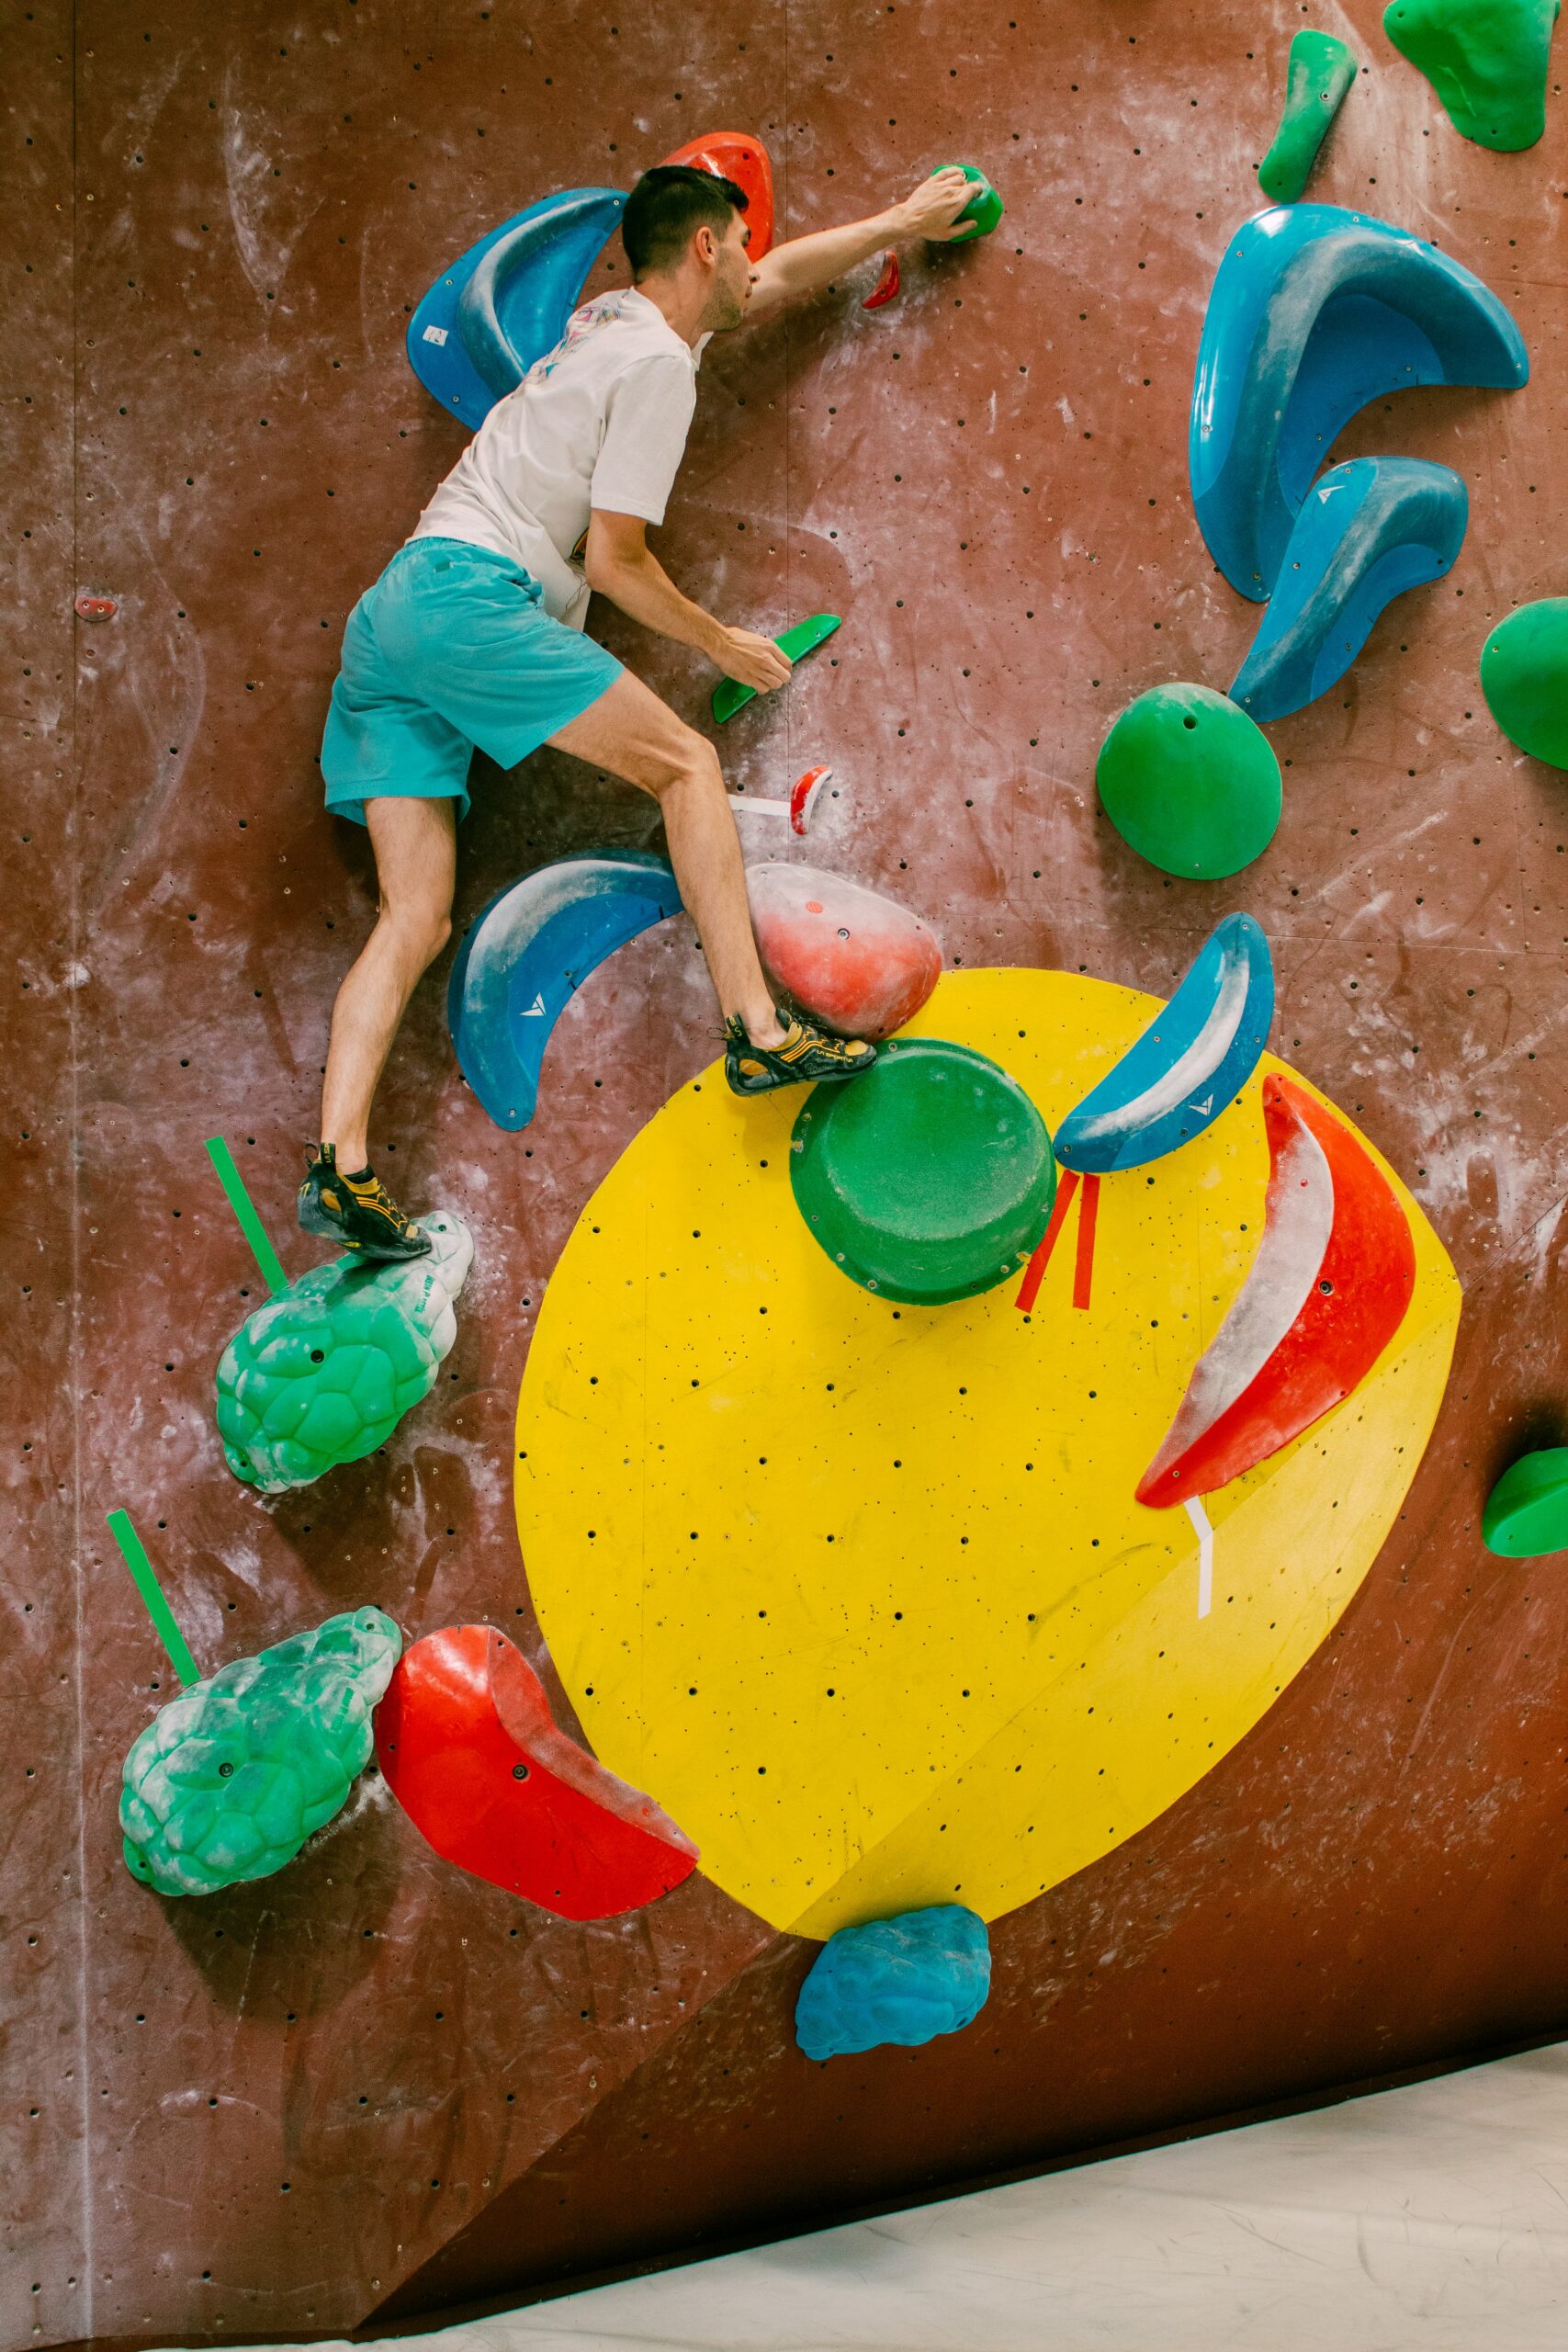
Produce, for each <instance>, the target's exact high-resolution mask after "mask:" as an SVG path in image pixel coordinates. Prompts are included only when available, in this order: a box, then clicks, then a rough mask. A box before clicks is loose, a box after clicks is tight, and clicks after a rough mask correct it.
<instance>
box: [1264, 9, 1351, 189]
mask: <svg viewBox="0 0 1568 2352" xmlns="http://www.w3.org/2000/svg"><path fill="white" fill-rule="evenodd" d="M1355 79H1356V56H1355V51H1353V50H1350V49H1348V48H1347V47H1346V45H1345V43H1344V42H1343V41H1342V40H1337V39H1336V38H1335V36H1334V34H1333V33H1319V32H1301V33H1298V34H1297V35H1296V37H1295V39H1294V40H1293V41H1292V43H1291V62H1290V64H1289V66H1288V67H1287V69H1286V74H1285V108H1284V112H1283V113H1282V114H1281V115H1280V128H1279V130H1277V131H1276V132H1275V133H1274V143H1273V145H1272V146H1271V147H1270V148H1269V153H1267V155H1265V156H1264V158H1263V161H1262V162H1261V163H1260V164H1258V187H1260V188H1261V189H1262V191H1263V193H1264V195H1265V196H1266V197H1268V198H1269V199H1270V200H1271V202H1273V203H1275V204H1294V202H1295V200H1296V198H1297V197H1298V196H1300V194H1301V192H1302V190H1303V188H1304V187H1305V186H1306V184H1307V181H1308V180H1309V179H1310V178H1311V176H1312V167H1313V165H1314V163H1315V162H1316V161H1317V151H1318V149H1319V148H1320V147H1321V146H1322V144H1323V142H1324V141H1325V139H1326V138H1327V136H1328V126H1329V124H1330V123H1331V122H1332V121H1333V119H1334V118H1335V116H1336V115H1337V113H1338V111H1339V109H1340V107H1341V106H1342V105H1343V104H1344V102H1345V97H1346V95H1347V93H1348V90H1349V89H1350V87H1351V85H1353V83H1354V82H1355Z"/></svg>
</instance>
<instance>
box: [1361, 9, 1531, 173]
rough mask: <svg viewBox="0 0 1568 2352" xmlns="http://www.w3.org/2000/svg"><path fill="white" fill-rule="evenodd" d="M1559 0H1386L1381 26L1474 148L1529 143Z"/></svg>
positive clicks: (1505, 147)
mask: <svg viewBox="0 0 1568 2352" xmlns="http://www.w3.org/2000/svg"><path fill="white" fill-rule="evenodd" d="M1559 6H1560V0H1393V5H1392V6H1390V7H1388V8H1386V9H1385V10H1384V11H1383V20H1382V28H1383V30H1384V32H1385V33H1386V34H1387V35H1388V37H1389V39H1390V40H1391V41H1393V45H1394V47H1395V49H1397V50H1398V51H1400V54H1401V55H1402V56H1404V57H1407V58H1408V59H1409V60H1410V62H1411V63H1412V65H1414V66H1415V67H1416V69H1417V70H1418V71H1419V72H1420V73H1422V74H1425V75H1426V76H1427V81H1428V82H1430V84H1431V85H1432V87H1433V89H1434V90H1436V92H1437V94H1438V97H1439V99H1440V100H1441V101H1442V105H1443V108H1444V111H1445V112H1446V113H1447V115H1448V118H1449V120H1450V122H1451V123H1452V124H1453V127H1454V129H1455V130H1457V131H1459V132H1461V134H1462V136H1463V137H1464V138H1466V139H1473V140H1474V141H1475V143H1476V145H1477V146H1478V147H1497V148H1502V149H1505V150H1512V149H1514V148H1517V147H1533V146H1534V145H1535V142H1536V141H1537V140H1538V139H1539V138H1540V135H1541V132H1542V131H1543V130H1545V129H1546V76H1547V69H1548V62H1549V59H1550V54H1551V28H1552V27H1553V25H1555V23H1556V22H1557V12H1558V8H1559Z"/></svg>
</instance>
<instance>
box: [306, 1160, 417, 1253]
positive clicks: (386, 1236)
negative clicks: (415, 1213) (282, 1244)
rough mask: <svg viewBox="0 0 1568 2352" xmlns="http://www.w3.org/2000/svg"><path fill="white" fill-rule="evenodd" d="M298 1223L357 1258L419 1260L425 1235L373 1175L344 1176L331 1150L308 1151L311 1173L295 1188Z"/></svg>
mask: <svg viewBox="0 0 1568 2352" xmlns="http://www.w3.org/2000/svg"><path fill="white" fill-rule="evenodd" d="M299 1223H300V1225H301V1226H302V1227H304V1230H305V1231H306V1232H307V1233H319V1234H321V1235H323V1236H324V1237H325V1238H326V1239H327V1240H329V1241H337V1242H341V1244H342V1245H343V1247H344V1249H345V1250H357V1251H358V1253H359V1255H360V1256H361V1257H362V1258H424V1257H428V1255H429V1253H430V1236H429V1234H428V1233H422V1232H421V1231H420V1229H419V1227H418V1226H417V1225H415V1224H413V1223H412V1221H411V1219H409V1218H408V1217H406V1216H404V1215H403V1213H402V1211H401V1209H400V1207H399V1206H398V1204H397V1203H396V1201H394V1200H393V1198H392V1196H391V1194H390V1193H389V1192H388V1190H387V1188H386V1186H385V1185H384V1184H383V1183H382V1182H381V1180H380V1178H379V1177H378V1176H373V1175H372V1174H371V1172H370V1170H368V1169H367V1170H366V1171H365V1173H364V1175H363V1176H345V1175H344V1173H343V1171H342V1170H341V1169H340V1168H339V1166H338V1164H337V1148H336V1146H335V1145H333V1144H330V1143H324V1144H322V1145H321V1147H320V1148H316V1147H315V1146H312V1147H311V1150H310V1173H309V1175H308V1176H307V1177H306V1179H305V1182H303V1183H302V1184H301V1185H300V1187H299Z"/></svg>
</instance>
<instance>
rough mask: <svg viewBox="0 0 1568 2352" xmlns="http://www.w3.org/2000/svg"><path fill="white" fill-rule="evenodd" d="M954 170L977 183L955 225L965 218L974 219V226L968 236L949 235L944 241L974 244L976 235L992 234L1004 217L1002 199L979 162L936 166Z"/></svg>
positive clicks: (985, 235) (946, 170) (986, 235)
mask: <svg viewBox="0 0 1568 2352" xmlns="http://www.w3.org/2000/svg"><path fill="white" fill-rule="evenodd" d="M953 171H958V172H962V173H963V175H964V178H965V179H966V180H973V181H974V183H975V193H974V195H973V196H972V197H971V198H970V199H969V201H968V203H967V204H966V205H965V206H964V209H963V211H962V212H961V213H960V214H959V216H958V220H957V221H956V222H955V223H954V226H955V227H956V226H959V225H960V224H962V223H963V222H964V221H965V220H970V221H973V223H974V226H973V228H972V229H971V230H970V232H969V234H968V235H967V236H966V237H947V238H944V240H943V243H946V244H950V245H972V244H973V243H974V242H975V240H976V237H988V236H989V235H990V233H991V231H992V230H993V229H994V228H995V227H996V225H997V222H998V220H1000V219H1001V217H1002V200H1001V198H1000V197H999V196H998V194H997V191H996V189H995V188H994V187H992V186H991V183H990V181H989V180H988V179H987V177H986V175H985V173H984V172H983V171H982V170H981V169H980V167H979V165H978V164H938V165H937V167H936V172H953ZM936 172H933V173H932V174H931V177H932V179H933V180H934V179H935V177H936Z"/></svg>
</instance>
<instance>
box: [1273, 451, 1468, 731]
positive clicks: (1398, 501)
mask: <svg viewBox="0 0 1568 2352" xmlns="http://www.w3.org/2000/svg"><path fill="white" fill-rule="evenodd" d="M1469 514H1470V494H1469V492H1467V491H1466V489H1465V486H1464V483H1463V481H1461V478H1460V476H1459V475H1458V474H1456V473H1455V472H1454V471H1453V470H1452V469H1451V468H1450V467H1448V466H1433V465H1428V464H1427V463H1426V461H1425V460H1424V459H1423V458H1351V459H1350V460H1349V462H1348V464H1347V465H1343V466H1334V467H1331V468H1330V469H1329V471H1328V472H1327V473H1325V475H1324V476H1323V478H1322V480H1321V481H1315V482H1314V484H1313V486H1312V488H1311V490H1310V491H1309V492H1308V493H1307V499H1306V503H1305V505H1304V506H1303V508H1302V511H1301V513H1300V514H1299V515H1297V517H1296V521H1295V527H1294V528H1293V529H1292V533H1291V537H1290V541H1289V544H1288V545H1287V547H1286V549H1285V560H1284V562H1283V563H1282V564H1281V566H1280V577H1279V580H1278V582H1277V583H1276V585H1275V589H1274V594H1272V596H1270V597H1269V604H1268V607H1267V609H1266V611H1265V612H1264V615H1263V618H1262V620H1261V621H1260V622H1259V623H1258V634H1257V636H1256V637H1255V638H1254V639H1253V640H1252V647H1251V650H1250V651H1249V652H1248V654H1247V659H1246V661H1245V662H1243V663H1242V665H1241V668H1240V669H1239V670H1238V671H1237V673H1236V676H1235V684H1234V685H1233V686H1232V687H1231V699H1232V701H1233V702H1238V703H1239V704H1240V705H1241V707H1242V708H1243V710H1245V711H1247V713H1248V714H1249V715H1250V716H1251V717H1252V718H1256V719H1258V720H1263V719H1269V718H1288V717H1289V715H1290V713H1291V712H1292V711H1293V710H1303V709H1304V708H1305V707H1306V705H1307V704H1308V703H1309V702H1315V701H1316V699H1317V697H1318V695H1321V694H1326V692H1327V691H1328V688H1329V687H1330V686H1331V685H1333V684H1334V683H1335V681H1336V680H1337V679H1338V678H1342V677H1343V676H1344V674H1345V673H1346V671H1347V670H1348V668H1349V667H1350V664H1351V662H1353V661H1354V660H1355V658H1356V656H1357V654H1358V653H1359V651H1360V650H1361V648H1362V646H1363V645H1364V644H1365V643H1366V641H1367V633H1368V631H1369V630H1370V629H1371V626H1372V623H1373V622H1374V621H1375V620H1376V619H1377V616H1378V615H1379V614H1380V613H1381V612H1382V609H1383V606H1384V605H1387V604H1390V603H1392V601H1393V598H1394V597H1395V596H1398V595H1401V594H1403V593H1404V590H1405V589H1406V588H1417V587H1419V586H1421V585H1422V583H1423V582H1426V581H1429V580H1440V579H1441V578H1442V576H1443V574H1444V572H1445V571H1449V570H1450V569H1451V567H1452V565H1453V561H1454V559H1455V557H1456V556H1457V555H1458V554H1459V551H1460V548H1461V546H1462V544H1463V541H1464V526H1465V523H1466V521H1467V519H1468V517H1469Z"/></svg>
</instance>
